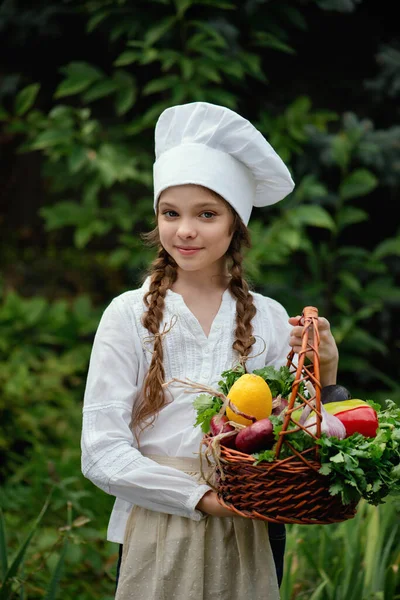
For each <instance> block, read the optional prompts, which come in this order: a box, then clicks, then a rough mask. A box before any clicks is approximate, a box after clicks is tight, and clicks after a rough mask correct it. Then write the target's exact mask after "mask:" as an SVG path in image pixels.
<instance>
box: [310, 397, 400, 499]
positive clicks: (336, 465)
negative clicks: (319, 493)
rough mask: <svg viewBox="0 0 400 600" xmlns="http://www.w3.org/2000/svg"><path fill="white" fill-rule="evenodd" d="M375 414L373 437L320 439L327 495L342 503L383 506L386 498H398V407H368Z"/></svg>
mask: <svg viewBox="0 0 400 600" xmlns="http://www.w3.org/2000/svg"><path fill="white" fill-rule="evenodd" d="M370 404H371V405H373V406H374V408H375V410H376V411H377V413H378V420H379V428H378V432H377V435H376V437H374V438H366V437H364V436H362V435H361V434H359V433H355V434H353V435H352V436H350V437H348V438H345V439H344V440H338V439H337V438H329V437H327V436H325V435H324V436H322V437H321V439H320V440H318V442H317V443H318V445H319V446H320V459H321V469H320V472H321V473H322V474H323V475H328V476H329V477H330V480H331V487H330V492H331V494H332V495H334V494H340V495H341V499H342V502H343V503H345V504H347V503H348V502H350V501H351V500H358V499H359V498H365V499H366V500H367V502H368V503H369V504H374V505H378V504H382V502H383V501H384V498H385V497H386V496H387V495H389V494H392V495H395V494H400V407H398V406H397V405H396V404H395V403H394V402H393V401H392V400H386V408H385V409H384V410H382V408H381V407H380V406H379V405H377V404H373V403H370Z"/></svg>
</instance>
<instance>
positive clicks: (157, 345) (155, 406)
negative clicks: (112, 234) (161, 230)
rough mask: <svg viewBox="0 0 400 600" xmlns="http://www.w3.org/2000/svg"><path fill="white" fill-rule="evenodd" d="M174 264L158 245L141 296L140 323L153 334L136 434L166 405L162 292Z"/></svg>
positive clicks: (137, 410)
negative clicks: (142, 304) (146, 289)
mask: <svg viewBox="0 0 400 600" xmlns="http://www.w3.org/2000/svg"><path fill="white" fill-rule="evenodd" d="M147 237H149V236H147ZM176 267H177V265H176V262H175V261H174V260H173V259H172V258H171V257H170V255H169V254H168V253H167V252H166V251H165V250H164V248H163V247H162V246H160V247H159V250H158V254H157V258H156V259H155V260H154V262H153V263H152V265H151V267H150V277H151V279H150V287H149V291H148V292H147V293H146V294H145V296H144V298H143V300H144V303H145V305H146V306H147V309H148V310H147V312H145V313H144V315H143V317H142V322H143V326H144V327H146V329H148V331H149V332H150V333H151V334H153V335H154V349H153V354H152V358H151V363H150V367H149V370H148V373H147V376H146V379H145V382H144V385H143V390H142V393H141V398H140V400H139V403H138V404H137V406H136V407H135V409H134V412H133V414H132V426H133V428H134V429H135V430H136V432H137V431H139V434H140V432H141V431H143V430H144V429H146V427H149V426H150V425H151V424H152V423H153V421H154V419H155V417H156V415H157V413H158V412H159V411H160V410H161V408H162V407H163V406H164V405H165V404H166V398H165V394H164V389H163V387H162V385H163V383H164V378H165V372H164V363H163V360H164V351H163V344H162V336H161V335H159V329H160V324H161V321H162V318H163V313H164V303H165V295H166V293H167V290H168V289H169V288H170V287H171V286H172V284H173V283H174V282H175V281H176V277H177V272H176ZM149 419H150V420H149ZM137 439H138V436H137Z"/></svg>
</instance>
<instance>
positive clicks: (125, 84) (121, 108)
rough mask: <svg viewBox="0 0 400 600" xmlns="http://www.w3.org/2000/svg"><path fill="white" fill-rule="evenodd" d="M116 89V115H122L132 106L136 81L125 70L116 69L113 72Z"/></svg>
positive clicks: (135, 93) (134, 99) (135, 96)
mask: <svg viewBox="0 0 400 600" xmlns="http://www.w3.org/2000/svg"><path fill="white" fill-rule="evenodd" d="M114 79H115V82H116V84H117V86H118V91H117V93H116V96H115V110H116V112H117V115H118V116H121V115H124V114H125V113H127V112H128V110H130V109H131V108H132V106H133V105H134V104H135V102H136V98H137V87H136V81H135V79H134V78H133V77H132V75H131V74H130V73H127V72H126V71H122V70H120V71H116V72H115V74H114Z"/></svg>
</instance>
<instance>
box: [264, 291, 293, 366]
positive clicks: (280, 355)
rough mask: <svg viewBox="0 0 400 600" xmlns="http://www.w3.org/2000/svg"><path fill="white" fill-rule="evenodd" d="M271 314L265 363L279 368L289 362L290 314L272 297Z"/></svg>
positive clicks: (270, 302) (270, 300)
mask: <svg viewBox="0 0 400 600" xmlns="http://www.w3.org/2000/svg"><path fill="white" fill-rule="evenodd" d="M269 315H270V324H269V330H270V332H271V338H270V344H269V349H268V352H267V356H266V361H265V364H266V365H272V366H274V367H275V368H277V369H279V368H280V367H281V366H282V365H286V363H287V356H288V354H289V352H290V346H289V337H290V331H291V325H290V324H289V315H288V313H287V312H286V309H285V308H284V307H283V306H282V304H280V303H279V302H276V300H272V299H271V298H270V299H269Z"/></svg>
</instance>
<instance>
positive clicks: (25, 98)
mask: <svg viewBox="0 0 400 600" xmlns="http://www.w3.org/2000/svg"><path fill="white" fill-rule="evenodd" d="M39 90H40V84H39V83H32V84H31V85H28V86H27V87H26V88H24V89H23V90H21V91H20V92H19V93H18V94H17V97H16V99H15V114H16V115H17V116H18V117H20V116H22V115H24V114H25V113H26V112H27V111H28V110H29V109H30V108H31V107H32V106H33V104H34V102H35V100H36V97H37V95H38V92H39Z"/></svg>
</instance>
